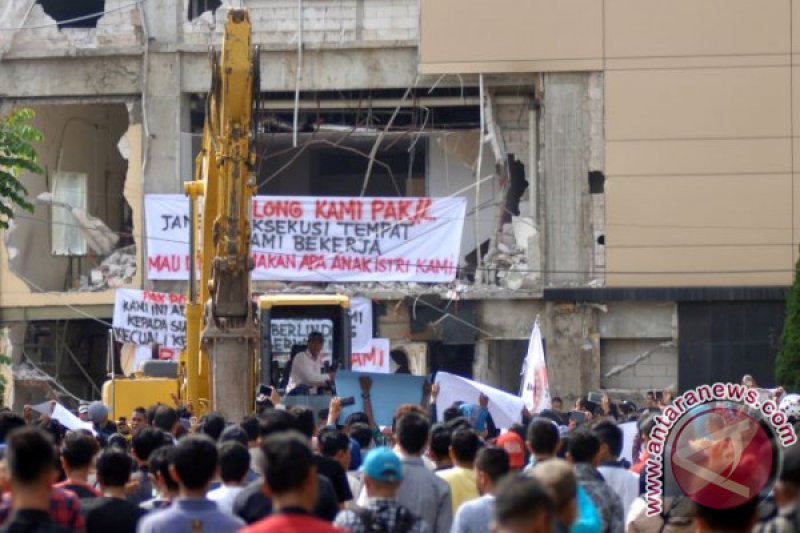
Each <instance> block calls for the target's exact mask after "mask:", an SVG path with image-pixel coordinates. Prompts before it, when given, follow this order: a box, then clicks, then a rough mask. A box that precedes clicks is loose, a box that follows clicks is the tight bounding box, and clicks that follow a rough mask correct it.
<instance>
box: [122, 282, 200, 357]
mask: <svg viewBox="0 0 800 533" xmlns="http://www.w3.org/2000/svg"><path fill="white" fill-rule="evenodd" d="M185 304H186V297H185V296H183V295H182V294H168V293H164V292H152V291H140V290H136V289H117V293H116V297H115V299H114V319H113V326H114V339H115V340H116V341H118V342H123V343H129V344H136V345H140V346H141V345H146V344H147V345H149V344H158V345H160V346H164V347H167V348H178V349H183V348H184V346H185V345H186V317H185V315H184V307H185Z"/></svg>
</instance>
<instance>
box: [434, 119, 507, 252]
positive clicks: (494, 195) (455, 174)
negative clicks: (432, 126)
mask: <svg viewBox="0 0 800 533" xmlns="http://www.w3.org/2000/svg"><path fill="white" fill-rule="evenodd" d="M477 143H478V132H477V130H459V131H451V132H446V133H441V134H435V135H432V136H431V137H430V138H429V141H428V168H427V177H426V181H427V194H428V196H432V197H440V196H448V195H451V194H453V193H456V192H458V191H462V190H463V189H467V190H466V192H461V193H460V196H464V197H465V198H466V199H467V211H466V216H465V218H464V231H463V234H462V236H461V257H462V263H463V257H464V256H466V255H468V254H469V253H470V252H473V251H474V250H475V248H476V246H477V245H478V243H484V242H485V241H488V240H489V239H491V238H493V237H494V236H495V232H496V230H497V222H498V219H497V216H498V213H497V203H498V201H499V197H498V193H499V190H500V188H499V184H498V180H497V179H496V178H494V179H490V180H487V181H485V182H483V183H481V185H480V196H479V198H478V204H477V209H476V203H475V201H476V198H475V189H474V188H471V187H473V186H474V185H475V182H476V178H475V173H474V170H473V169H474V165H475V164H476V162H477V156H478V146H477ZM494 175H495V165H494V158H493V157H492V156H491V149H490V148H489V146H488V144H487V146H485V147H484V157H483V162H482V165H481V171H480V176H481V179H483V178H486V177H493V176H494ZM476 217H477V218H478V227H477V230H478V238H477V239H476V237H475V230H476V225H475V218H476Z"/></svg>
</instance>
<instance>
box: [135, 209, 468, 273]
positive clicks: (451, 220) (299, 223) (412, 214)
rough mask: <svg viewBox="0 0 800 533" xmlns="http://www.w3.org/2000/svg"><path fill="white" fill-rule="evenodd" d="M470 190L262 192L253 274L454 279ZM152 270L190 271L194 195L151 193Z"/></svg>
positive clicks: (255, 227)
mask: <svg viewBox="0 0 800 533" xmlns="http://www.w3.org/2000/svg"><path fill="white" fill-rule="evenodd" d="M465 211H466V199H465V198H350V197H310V196H257V197H255V198H253V209H252V226H253V232H252V241H251V242H252V254H253V260H254V262H255V270H254V272H253V279H256V280H280V281H323V282H358V281H415V282H423V283H441V282H448V281H452V280H453V279H454V278H455V275H456V268H457V267H458V261H459V252H460V251H459V246H460V243H461V233H462V230H463V226H464V214H465ZM145 215H146V217H145V218H146V221H147V224H146V226H147V275H148V278H149V279H188V277H189V276H188V269H189V249H188V242H189V237H188V230H189V225H190V224H189V201H188V199H187V198H186V197H184V196H181V195H147V196H146V197H145Z"/></svg>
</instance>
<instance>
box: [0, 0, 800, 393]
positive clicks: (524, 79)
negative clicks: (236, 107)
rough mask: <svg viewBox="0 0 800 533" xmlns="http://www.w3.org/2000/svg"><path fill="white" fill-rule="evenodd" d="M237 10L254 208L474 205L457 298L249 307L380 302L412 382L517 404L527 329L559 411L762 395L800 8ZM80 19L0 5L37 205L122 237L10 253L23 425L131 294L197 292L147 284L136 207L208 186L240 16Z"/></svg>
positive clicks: (76, 373)
mask: <svg viewBox="0 0 800 533" xmlns="http://www.w3.org/2000/svg"><path fill="white" fill-rule="evenodd" d="M242 3H243V4H244V5H245V6H246V7H247V8H248V9H249V10H250V14H251V19H252V22H253V27H254V41H255V42H256V44H258V45H260V47H261V48H260V67H261V87H260V89H261V102H260V107H259V120H260V124H261V125H260V129H259V136H258V140H257V150H258V153H259V164H258V170H257V180H258V182H259V194H273V195H339V196H359V195H367V196H438V197H441V196H447V195H457V196H463V197H465V198H466V201H467V216H466V218H465V221H464V234H463V238H462V243H461V264H460V267H461V268H460V269H459V272H458V275H457V280H456V281H455V282H453V283H450V284H444V285H424V284H401V283H370V284H335V283H330V284H308V283H303V284H299V283H292V284H289V283H275V282H259V283H257V284H256V289H257V290H262V291H301V292H311V291H331V292H337V291H338V292H347V293H349V294H354V295H365V296H368V297H369V298H371V299H372V300H373V307H374V315H375V324H374V327H375V331H374V333H375V335H376V336H380V337H386V338H389V339H390V340H391V341H392V345H393V347H397V348H401V349H404V350H405V351H406V352H407V353H408V354H409V356H410V357H411V359H412V360H413V363H414V364H413V368H415V370H417V371H419V372H430V371H434V370H437V369H448V370H452V371H455V372H459V373H462V374H466V375H472V376H474V377H476V378H478V379H481V380H483V381H485V382H487V383H490V384H495V385H499V386H502V387H504V388H507V389H509V390H514V389H515V388H516V387H518V386H519V371H520V366H521V361H522V359H523V357H524V354H525V350H526V347H527V339H528V337H529V335H530V332H531V327H532V324H533V323H534V321H535V320H536V318H537V317H539V319H540V321H541V324H542V328H543V333H544V337H545V342H546V353H547V359H548V368H549V372H550V383H551V392H552V393H553V394H557V395H561V396H564V397H570V398H571V397H574V396H576V395H579V394H585V393H587V392H590V391H598V390H601V389H603V390H610V391H617V392H618V393H620V394H623V393H624V394H640V393H642V392H643V391H646V390H649V389H654V388H663V387H667V386H672V387H678V388H686V387H690V386H693V385H695V384H696V383H698V382H699V381H707V380H709V379H726V380H738V379H739V378H740V377H741V375H742V374H745V373H749V374H753V375H754V376H755V377H756V379H757V380H759V381H760V382H764V383H766V384H770V383H772V366H773V364H772V361H773V359H774V356H775V353H776V351H777V348H778V340H779V336H780V328H781V325H782V321H783V305H784V303H783V302H784V297H785V291H786V288H787V287H788V285H790V284H791V281H792V276H793V271H794V262H795V261H796V259H797V244H798V241H800V234H798V235H795V233H796V232H795V230H794V224H796V223H797V221H798V220H800V203H798V204H797V205H796V202H795V198H796V197H797V195H800V192H795V181H796V180H797V179H798V177H800V173H797V174H796V172H797V171H796V168H795V165H796V163H795V156H794V154H795V152H797V148H796V147H797V146H800V144H797V143H796V142H795V136H794V125H795V124H798V125H800V115H798V114H797V113H796V112H795V103H797V104H798V106H797V108H798V109H800V88H798V87H800V84H797V86H795V84H794V83H793V80H794V77H795V70H796V69H795V66H794V54H795V51H798V52H800V34H798V37H795V36H794V32H793V25H792V21H793V20H794V19H795V18H796V17H800V5H795V3H796V2H795V1H794V0H786V1H783V2H766V3H752V2H748V1H746V0H727V1H724V2H723V1H721V0H702V1H697V0H695V1H690V0H677V1H674V2H670V3H667V4H664V3H656V2H641V1H636V2H634V1H632V0H605V1H604V2H597V1H594V0H574V1H569V2H564V1H558V0H531V1H529V2H514V1H512V0H495V1H493V2H480V1H477V0H458V1H456V0H420V1H417V0H298V1H289V0H246V1H244V2H242ZM63 4H65V3H61V2H50V1H46V0H39V1H33V0H10V1H8V2H5V3H4V4H3V6H2V7H0V74H2V75H0V111H2V112H3V113H5V112H7V111H8V110H10V109H13V108H14V107H17V106H20V105H25V106H29V107H32V108H33V109H34V110H35V111H36V113H37V117H36V119H35V124H36V125H37V126H38V127H39V128H40V129H41V130H42V131H43V132H44V134H45V140H44V142H43V143H41V145H40V146H39V152H40V160H41V164H42V166H43V167H44V168H45V169H46V173H45V175H43V176H24V181H25V184H26V186H27V187H28V190H29V193H30V194H31V196H32V197H36V196H37V195H39V194H40V193H42V192H53V191H54V190H56V189H57V185H58V184H59V183H68V180H70V179H74V178H71V176H73V175H74V174H76V173H78V174H82V175H85V176H86V177H85V178H83V180H84V181H83V182H82V183H83V185H82V187H83V188H84V189H85V194H84V196H85V207H86V208H87V209H88V211H89V212H90V213H92V214H93V215H95V216H97V217H99V218H101V219H102V220H103V221H104V222H105V224H106V225H107V226H108V227H109V228H110V230H111V231H112V232H114V233H115V234H116V235H118V236H119V239H118V241H117V243H116V244H115V250H114V252H113V254H111V256H110V257H95V256H92V254H90V253H85V252H83V251H78V252H75V251H74V250H69V249H66V250H65V249H64V246H63V243H64V239H67V240H68V237H65V236H64V235H62V234H61V233H60V232H61V231H62V230H60V229H59V227H61V226H63V223H61V224H60V223H59V218H58V217H59V215H58V214H57V210H56V209H55V208H52V207H49V206H47V205H44V204H42V205H37V207H36V210H35V212H34V213H31V214H29V213H20V215H19V217H18V218H17V220H16V221H15V223H14V226H13V228H12V229H11V230H9V231H6V232H5V233H4V234H3V235H2V243H0V325H2V327H3V331H4V333H3V336H2V339H0V346H2V345H3V344H4V345H5V348H4V353H5V355H7V356H8V357H9V358H10V360H11V363H10V365H6V368H5V370H4V371H5V372H6V374H7V379H8V380H10V381H13V383H14V384H15V386H14V387H8V391H7V398H6V401H13V403H15V404H21V403H30V402H32V401H35V400H36V399H37V398H39V396H41V395H42V394H43V390H46V388H47V387H49V386H54V387H55V385H53V382H52V380H51V378H52V379H53V380H57V381H58V382H60V383H61V388H60V389H59V387H56V390H57V391H58V393H59V394H64V395H73V396H75V397H80V398H85V399H89V398H93V397H97V391H98V385H99V384H100V383H101V382H102V379H103V376H104V375H105V374H106V372H107V369H108V362H107V358H108V357H107V354H108V328H109V327H110V326H109V323H110V319H111V315H112V307H113V301H114V288H115V287H133V288H145V289H153V290H159V291H170V292H184V291H185V290H186V287H185V284H183V283H181V282H167V281H156V280H150V279H147V276H146V274H145V273H146V261H147V259H146V257H147V256H146V241H145V231H144V226H145V224H144V221H145V216H146V213H145V210H144V202H143V199H144V196H145V195H146V194H157V193H180V192H181V191H182V183H183V182H184V181H186V180H188V179H191V176H192V175H193V171H194V168H193V165H194V155H195V154H196V153H197V151H198V149H199V146H200V140H201V132H202V124H203V117H204V98H205V93H206V92H207V91H208V87H209V82H210V75H209V67H208V47H209V46H212V45H215V46H219V45H220V41H221V35H222V27H223V24H224V20H225V13H226V12H227V9H228V8H230V7H231V6H235V7H238V6H239V5H240V2H239V1H238V0H230V1H222V2H220V1H218V0H159V1H158V2H156V1H154V0H144V1H140V2H127V1H125V0H105V1H95V0H92V1H88V0H87V1H82V2H70V3H68V4H69V7H64V5H63ZM76 19H77V20H76ZM481 128H483V129H481ZM376 145H378V146H379V149H378V150H377V152H376V153H375V157H374V171H373V172H372V176H371V178H370V180H369V181H368V182H366V183H365V180H364V168H365V166H366V165H367V164H368V162H369V160H370V154H371V151H372V149H373V147H374V146H376ZM799 153H800V152H799ZM798 160H799V161H800V158H799V159H798ZM797 165H800V163H797ZM65 180H66V181H65ZM798 184H800V182H798ZM797 190H798V191H800V186H799V187H798V188H797ZM62 233H63V232H62ZM2 352H3V350H0V353H2ZM12 368H13V370H14V373H13V376H12V375H11V369H12ZM43 384H44V385H43ZM48 384H49V385H48ZM11 392H13V399H12V398H11V397H10V395H11Z"/></svg>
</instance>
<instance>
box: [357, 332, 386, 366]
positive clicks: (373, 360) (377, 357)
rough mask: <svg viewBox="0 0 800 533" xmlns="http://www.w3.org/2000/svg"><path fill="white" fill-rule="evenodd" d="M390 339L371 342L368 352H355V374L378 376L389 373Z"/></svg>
mask: <svg viewBox="0 0 800 533" xmlns="http://www.w3.org/2000/svg"><path fill="white" fill-rule="evenodd" d="M389 359H390V357H389V339H375V338H373V339H372V341H371V342H370V349H369V351H367V352H363V353H357V352H355V351H353V359H352V363H353V367H352V368H353V371H354V372H375V373H376V374H388V373H389Z"/></svg>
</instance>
